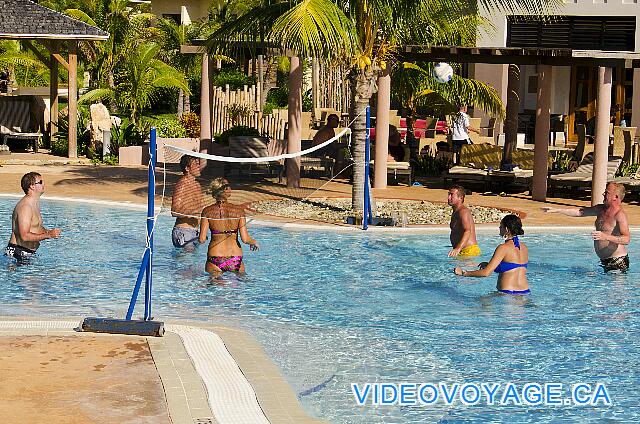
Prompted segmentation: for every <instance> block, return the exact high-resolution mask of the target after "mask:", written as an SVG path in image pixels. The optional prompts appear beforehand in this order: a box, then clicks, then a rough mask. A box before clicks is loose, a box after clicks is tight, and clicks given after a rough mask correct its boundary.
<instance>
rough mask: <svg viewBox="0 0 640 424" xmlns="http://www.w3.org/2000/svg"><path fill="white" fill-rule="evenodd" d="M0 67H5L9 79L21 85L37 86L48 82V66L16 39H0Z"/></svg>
mask: <svg viewBox="0 0 640 424" xmlns="http://www.w3.org/2000/svg"><path fill="white" fill-rule="evenodd" d="M0 69H7V70H8V71H9V80H15V81H16V82H17V83H18V85H21V86H26V87H29V86H31V87H38V86H42V85H46V84H48V83H49V66H48V65H47V64H45V63H42V62H41V61H40V59H38V58H37V57H36V55H35V54H34V53H33V52H32V51H31V50H27V49H24V48H23V47H22V46H21V45H20V42H19V41H16V40H3V41H0Z"/></svg>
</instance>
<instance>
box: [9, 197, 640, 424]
mask: <svg viewBox="0 0 640 424" xmlns="http://www.w3.org/2000/svg"><path fill="white" fill-rule="evenodd" d="M16 201H17V199H12V198H9V199H7V198H0V228H2V230H3V231H2V233H3V234H4V235H3V237H6V238H7V239H8V235H9V231H10V230H9V228H10V215H11V210H12V208H13V206H14V204H15V202H16ZM42 207H43V218H44V221H45V224H46V225H47V226H48V227H49V226H58V227H61V228H62V229H63V236H62V238H60V239H59V240H49V241H46V242H44V243H43V245H42V247H41V249H40V251H39V255H38V257H37V259H36V260H35V261H34V263H32V264H31V265H29V266H23V267H15V266H12V265H11V264H10V263H9V261H8V260H7V259H6V258H4V257H2V259H0V264H1V266H0V281H2V282H3V287H2V291H0V304H1V305H2V306H1V307H0V315H28V316H39V317H42V316H52V317H62V316H74V315H79V316H115V317H124V314H125V312H126V308H127V305H128V301H129V297H130V295H131V289H132V286H133V282H134V280H135V277H136V273H137V268H138V266H139V262H140V258H141V255H142V246H143V245H144V226H145V216H144V211H140V210H131V209H126V208H120V207H105V206H99V205H90V204H70V203H66V202H57V201H50V200H46V199H43V200H42ZM580 222H581V223H582V222H584V223H585V224H588V223H591V221H590V220H588V221H587V220H585V221H580ZM171 226H172V219H171V218H169V217H167V216H162V217H161V218H160V220H159V223H158V227H157V235H156V255H155V273H154V310H153V314H154V316H155V317H156V318H159V319H168V318H186V319H193V320H203V321H204V320H207V321H208V320H213V321H216V322H223V323H228V324H235V325H239V326H241V327H243V328H245V329H246V330H247V331H249V332H250V333H252V334H253V335H254V336H255V337H256V338H257V339H258V340H259V341H260V342H261V343H262V344H263V346H264V348H265V350H266V351H267V353H268V354H269V355H270V356H271V357H272V358H273V359H274V360H275V362H276V363H277V364H278V365H279V366H280V367H281V369H282V370H283V374H284V375H285V377H286V378H287V379H288V381H289V382H290V384H291V385H292V386H293V388H294V390H295V391H296V392H297V393H298V394H299V398H300V400H301V402H302V404H303V406H304V407H305V408H306V409H307V410H308V411H309V413H311V414H312V415H315V416H318V417H320V418H324V419H327V420H330V421H332V422H337V423H342V422H349V423H351V422H353V423H382V422H404V423H416V422H434V421H441V422H459V421H464V422H486V421H491V422H531V423H537V422H596V421H597V422H600V421H603V420H608V421H612V422H638V420H640V408H639V407H638V402H637V399H636V390H637V387H638V386H639V385H640V378H639V374H638V369H640V359H639V358H640V344H639V341H638V340H639V339H638V336H639V335H640V334H639V331H638V330H639V328H640V325H639V324H638V311H639V310H640V308H639V306H640V302H639V300H640V296H639V294H638V293H640V291H639V290H638V289H639V287H638V286H639V283H638V281H639V279H638V276H639V273H640V265H637V264H640V255H638V254H637V253H635V252H632V254H631V255H630V256H631V264H632V268H631V271H630V272H629V273H628V274H627V275H605V274H603V273H602V272H601V271H600V269H599V267H598V266H597V261H596V258H595V255H594V253H593V250H592V242H591V240H590V237H589V232H588V231H585V232H582V233H580V232H578V233H575V234H571V235H570V236H567V234H562V233H559V232H558V233H555V234H545V235H542V234H533V235H530V236H527V237H524V238H523V240H524V241H525V242H526V243H527V244H528V246H529V249H530V258H531V259H530V262H531V263H530V267H529V278H530V285H531V289H532V291H533V294H532V295H531V296H530V297H529V298H527V299H526V301H524V302H523V301H522V299H519V298H516V297H510V296H498V297H496V296H493V292H494V286H495V277H490V278H487V279H458V278H455V277H454V276H453V275H452V273H451V269H452V268H453V266H454V264H455V263H456V261H454V260H450V259H447V257H446V255H447V252H448V250H449V247H448V246H447V245H448V237H447V235H446V234H435V235H432V234H429V235H408V234H402V233H400V234H374V233H361V232H355V233H334V232H315V231H304V232H303V231H292V230H282V229H277V228H271V227H258V226H250V233H251V235H252V236H254V237H255V238H256V239H257V240H258V242H259V243H260V246H261V250H260V251H259V252H255V253H247V249H245V254H246V256H245V258H246V264H247V270H248V272H249V275H248V276H247V277H245V278H243V279H237V278H234V277H233V276H231V277H229V278H228V283H227V284H226V285H222V286H220V285H211V284H209V283H208V278H207V276H206V275H205V274H204V272H203V265H204V256H205V249H204V248H203V247H200V248H199V250H198V251H197V252H196V253H195V254H189V253H184V252H178V251H176V250H175V249H174V248H173V247H172V246H171V241H170V233H171V231H170V230H171ZM496 230H497V229H496ZM526 230H527V228H526V222H525V231H526ZM496 232H497V231H496ZM634 236H635V237H637V236H638V234H637V233H634ZM5 241H6V240H5ZM499 241H500V239H499V238H498V237H496V236H494V235H493V234H481V235H480V245H481V247H482V249H483V250H484V252H485V257H488V255H487V254H488V253H490V252H491V251H492V249H493V247H494V246H495V245H496V244H497V243H498V242H499ZM138 306H139V307H138V309H137V312H136V316H138V315H140V314H141V313H140V312H138V311H140V310H141V309H140V307H141V306H142V305H141V303H140V301H139V304H138ZM367 382H370V383H403V382H409V383H434V384H438V383H440V382H446V383H451V384H454V383H460V384H463V383H469V382H472V383H478V384H479V383H482V382H490V383H494V382H496V383H497V382H513V383H514V384H516V385H518V386H519V387H522V385H523V384H524V383H526V382H536V383H540V384H544V383H563V384H564V385H570V384H572V383H578V382H586V383H596V382H602V383H605V384H606V386H607V390H608V394H609V395H610V398H611V400H612V402H613V405H612V406H608V407H605V406H602V405H601V404H600V405H598V406H596V407H586V406H581V407H564V406H545V405H538V406H514V405H509V406H498V405H494V406H487V405H486V404H484V403H480V404H477V405H475V406H466V405H462V404H460V403H459V402H458V403H455V404H453V405H451V406H449V405H445V404H444V403H442V402H438V403H436V404H434V405H431V406H425V405H421V406H415V407H406V406H404V407H401V406H397V405H394V406H376V407H374V406H372V405H371V404H370V403H369V404H368V405H367V406H357V405H356V402H355V400H354V396H353V394H352V390H351V383H359V384H364V383H367Z"/></svg>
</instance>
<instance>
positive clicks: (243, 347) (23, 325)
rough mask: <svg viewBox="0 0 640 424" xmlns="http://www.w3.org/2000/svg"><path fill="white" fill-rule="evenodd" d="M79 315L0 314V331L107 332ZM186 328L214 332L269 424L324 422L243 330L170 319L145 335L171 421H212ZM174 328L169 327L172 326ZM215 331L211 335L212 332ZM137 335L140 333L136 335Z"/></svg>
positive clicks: (191, 423) (49, 333) (243, 419)
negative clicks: (163, 328)
mask: <svg viewBox="0 0 640 424" xmlns="http://www.w3.org/2000/svg"><path fill="white" fill-rule="evenodd" d="M80 322H81V319H80V318H78V319H76V320H74V319H73V318H69V319H37V318H34V317H0V336H2V335H13V336H20V335H44V336H72V335H75V336H80V337H81V336H82V335H84V334H91V335H93V336H102V337H109V336H111V335H110V334H100V333H82V332H78V331H77V330H76V328H77V327H78V326H79V323H80ZM180 327H182V328H192V329H196V330H201V331H207V332H210V333H211V334H212V335H217V336H219V337H220V339H221V340H222V342H223V348H224V349H225V350H226V351H227V352H228V354H229V355H230V356H231V358H232V360H233V361H235V364H236V365H237V367H238V368H239V371H241V373H242V375H243V376H244V378H245V379H246V381H247V382H248V383H249V384H250V386H251V388H252V389H253V392H254V395H255V397H256V398H257V403H258V404H259V408H260V409H261V412H262V413H263V414H264V416H265V420H266V421H268V422H270V423H274V424H275V423H286V424H293V423H301V424H306V423H308V424H320V423H326V421H322V420H319V419H316V418H312V417H309V416H308V415H307V414H306V412H305V411H304V410H303V409H302V406H301V405H300V403H299V402H298V400H297V398H296V396H295V394H294V392H293V391H292V389H291V387H290V386H289V385H288V383H287V382H286V381H285V380H284V378H283V376H282V375H281V373H280V370H279V369H278V368H277V366H276V365H275V363H274V362H273V361H272V360H271V359H270V358H269V357H268V356H267V355H266V353H265V352H264V350H263V349H262V347H261V346H260V345H259V344H258V342H257V341H256V340H255V339H253V338H252V337H251V336H250V335H249V334H247V333H245V332H243V331H241V330H239V329H236V328H231V327H225V326H220V325H213V324H207V323H201V322H184V321H171V322H170V323H167V333H165V336H164V337H145V339H146V340H147V343H148V345H149V350H150V352H151V355H152V357H153V360H154V363H155V366H156V370H157V371H158V375H159V377H160V379H161V381H162V385H163V387H164V392H165V401H166V402H167V408H168V410H169V415H170V417H171V420H172V422H173V423H174V424H183V423H184V424H194V423H209V422H211V423H218V421H216V420H215V419H214V418H213V417H214V416H215V415H216V414H214V413H213V412H212V411H211V409H210V405H209V403H208V401H207V398H208V395H207V391H206V389H205V385H206V382H204V381H203V378H202V376H201V375H199V374H198V372H197V371H196V368H195V367H194V364H193V358H192V357H191V356H190V355H189V352H187V348H186V347H185V345H184V343H183V337H184V335H182V336H181V335H179V334H178V333H181V332H182V331H181V328H180ZM172 330H175V331H172ZM217 336H216V337H217ZM137 337H140V336H137ZM225 422H238V423H254V422H255V421H252V420H247V419H246V417H235V419H233V420H229V421H225Z"/></svg>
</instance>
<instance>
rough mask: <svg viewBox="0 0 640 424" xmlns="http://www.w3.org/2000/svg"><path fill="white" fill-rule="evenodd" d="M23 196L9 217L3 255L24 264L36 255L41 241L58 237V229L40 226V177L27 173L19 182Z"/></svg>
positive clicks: (41, 185)
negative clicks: (7, 236) (8, 234)
mask: <svg viewBox="0 0 640 424" xmlns="http://www.w3.org/2000/svg"><path fill="white" fill-rule="evenodd" d="M20 185H21V186H22V190H23V191H24V194H25V196H24V197H23V198H22V199H20V201H19V202H18V204H17V205H16V207H15V209H14V210H13V215H12V217H11V227H12V228H11V238H10V239H9V244H8V245H7V248H6V249H5V255H7V256H8V257H10V258H14V259H15V260H17V261H18V263H25V262H28V260H29V259H30V258H31V257H32V256H33V255H34V254H35V253H36V250H37V249H38V247H39V246H40V242H41V241H42V240H46V239H49V238H58V237H60V229H59V228H54V229H52V230H47V229H46V228H44V227H43V226H42V214H41V213H40V196H42V193H44V181H43V180H42V175H40V174H38V173H37V172H29V173H27V174H25V175H24V176H23V177H22V180H21V181H20Z"/></svg>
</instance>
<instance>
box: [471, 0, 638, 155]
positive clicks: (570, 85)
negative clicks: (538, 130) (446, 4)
mask: <svg viewBox="0 0 640 424" xmlns="http://www.w3.org/2000/svg"><path fill="white" fill-rule="evenodd" d="M639 1H640V0H564V1H563V4H562V5H561V6H559V7H558V9H557V10H555V11H554V12H553V13H554V14H553V15H552V16H551V17H548V18H545V19H544V20H543V19H537V18H532V17H527V16H505V15H504V14H496V13H495V12H494V13H493V14H492V13H489V12H486V11H482V9H481V14H483V16H485V17H486V18H487V19H488V20H489V21H491V22H492V23H493V25H494V28H493V29H491V30H485V31H483V32H481V33H479V34H478V39H477V46H478V47H527V48H532V47H535V48H556V49H558V48H571V49H573V50H574V51H575V50H585V51H601V52H633V53H640V3H639ZM605 54H606V53H605ZM507 69H508V65H492V64H476V65H475V66H474V67H473V70H472V75H473V77H474V78H476V79H479V80H482V81H485V82H488V83H490V84H492V85H493V86H494V87H495V88H496V90H498V92H499V93H500V95H501V97H502V100H503V101H504V102H505V103H506V92H507V74H508V72H507ZM597 83H598V70H597V68H596V67H589V66H554V67H553V70H552V87H553V88H552V95H551V114H552V125H554V120H555V124H556V125H557V124H558V123H559V124H560V127H564V128H565V129H566V131H567V133H568V138H569V141H573V142H575V141H577V135H576V125H578V124H585V125H586V126H587V131H588V132H591V133H592V132H593V130H594V127H595V114H596V98H597ZM634 87H635V90H634ZM519 94H520V106H519V129H518V131H519V132H524V133H526V134H527V138H528V140H527V141H528V142H532V135H531V134H530V131H531V129H532V128H533V123H534V121H535V109H536V96H537V69H536V65H524V66H521V67H520V90H519ZM611 99H612V106H611V120H612V122H613V124H614V125H621V124H622V125H627V126H640V70H634V69H631V68H614V69H613V84H612V93H611Z"/></svg>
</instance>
